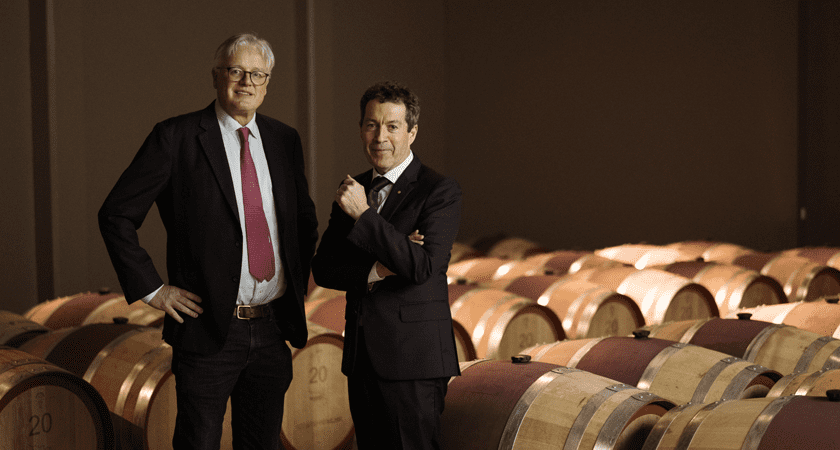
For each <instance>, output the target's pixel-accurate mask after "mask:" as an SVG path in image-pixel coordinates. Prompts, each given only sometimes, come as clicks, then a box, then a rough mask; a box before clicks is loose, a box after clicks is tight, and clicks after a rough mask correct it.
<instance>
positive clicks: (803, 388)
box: [767, 369, 840, 397]
mask: <svg viewBox="0 0 840 450" xmlns="http://www.w3.org/2000/svg"><path fill="white" fill-rule="evenodd" d="M832 389H840V369H822V370H818V371H816V372H803V373H792V374H790V375H785V376H784V377H782V378H781V379H780V380H779V381H777V382H776V384H775V385H773V388H772V389H770V392H768V393H767V396H768V397H785V396H787V395H810V396H817V397H824V396H826V394H827V392H828V391H830V390H832Z"/></svg>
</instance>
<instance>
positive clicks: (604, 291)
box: [490, 275, 645, 339]
mask: <svg viewBox="0 0 840 450" xmlns="http://www.w3.org/2000/svg"><path fill="white" fill-rule="evenodd" d="M490 286H491V287H493V288H496V289H502V290H505V291H508V292H511V293H514V294H517V295H520V296H522V297H526V298H530V299H532V300H534V301H536V302H537V303H538V304H540V305H543V306H546V307H548V308H549V309H551V310H552V311H554V312H555V313H556V314H557V316H558V317H560V319H561V320H562V321H563V330H564V331H565V332H566V337H568V338H569V339H579V338H589V337H599V336H618V335H626V334H630V333H631V332H632V331H633V330H636V329H638V328H639V327H642V326H644V324H645V318H644V316H643V315H642V311H641V309H639V305H637V304H636V302H635V301H634V300H633V299H632V298H630V297H628V296H626V295H622V294H619V293H618V292H615V291H613V290H611V289H608V288H606V287H603V286H601V285H598V284H595V283H591V282H589V281H586V280H576V279H573V278H568V277H559V276H554V275H531V276H520V277H517V278H514V279H502V280H496V281H494V282H492V283H491V284H490Z"/></svg>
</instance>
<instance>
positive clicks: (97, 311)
mask: <svg viewBox="0 0 840 450" xmlns="http://www.w3.org/2000/svg"><path fill="white" fill-rule="evenodd" d="M165 315H166V313H164V312H163V311H161V310H159V309H157V308H154V307H151V306H149V305H147V304H146V303H144V302H143V301H142V300H137V301H135V302H133V303H132V304H130V305H129V304H128V302H126V300H125V297H124V296H122V295H119V294H114V293H110V292H105V291H100V292H98V293H92V292H84V293H80V294H76V295H71V296H69V297H61V298H57V299H55V300H49V301H46V302H42V303H39V304H38V305H36V306H34V307H32V308H31V309H30V310H29V311H27V312H26V313H25V317H26V318H28V319H30V320H32V321H34V322H36V323H40V324H42V325H44V326H46V327H47V328H50V329H53V330H57V329H60V328H67V327H78V326H81V325H90V324H93V323H106V324H109V323H112V322H113V320H114V318H115V317H124V318H126V319H128V321H129V323H133V324H137V325H143V326H150V327H159V326H163V319H164V316H165Z"/></svg>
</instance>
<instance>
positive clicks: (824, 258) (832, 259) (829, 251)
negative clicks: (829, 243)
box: [782, 247, 840, 269]
mask: <svg viewBox="0 0 840 450" xmlns="http://www.w3.org/2000/svg"><path fill="white" fill-rule="evenodd" d="M782 253H784V254H786V255H793V256H801V257H803V258H808V259H810V260H811V261H814V262H815V263H819V264H823V265H826V266H829V267H834V268H835V269H840V248H838V247H800V248H792V249H789V250H785V251H783V252H782Z"/></svg>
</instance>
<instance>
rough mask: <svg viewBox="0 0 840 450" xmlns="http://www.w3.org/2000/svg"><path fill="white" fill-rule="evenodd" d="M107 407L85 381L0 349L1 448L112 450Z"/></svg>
mask: <svg viewBox="0 0 840 450" xmlns="http://www.w3.org/2000/svg"><path fill="white" fill-rule="evenodd" d="M109 416H110V413H109V412H108V406H107V405H106V404H105V401H104V400H103V399H102V396H101V395H100V394H99V393H98V392H97V391H96V389H94V388H93V387H92V386H91V385H90V384H89V383H88V382H87V381H85V380H83V379H81V378H80V377H78V376H76V375H74V374H72V373H70V372H68V371H67V370H64V369H62V368H60V367H58V366H56V365H54V364H52V363H50V362H48V361H45V360H43V359H41V358H37V357H35V356H33V355H31V354H29V353H26V352H23V351H21V350H17V349H14V348H11V347H0V448H3V449H10V450H11V449H67V450H92V449H95V450H113V449H114V448H116V447H115V445H116V444H115V441H114V430H113V425H112V424H111V419H110V417H109Z"/></svg>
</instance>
